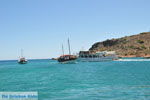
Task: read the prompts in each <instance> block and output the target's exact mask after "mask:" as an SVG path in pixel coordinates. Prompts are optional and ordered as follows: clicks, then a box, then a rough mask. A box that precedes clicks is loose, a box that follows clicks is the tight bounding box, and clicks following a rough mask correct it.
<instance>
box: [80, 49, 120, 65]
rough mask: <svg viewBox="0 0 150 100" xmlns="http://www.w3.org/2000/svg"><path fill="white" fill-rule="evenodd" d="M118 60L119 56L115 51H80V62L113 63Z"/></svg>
mask: <svg viewBox="0 0 150 100" xmlns="http://www.w3.org/2000/svg"><path fill="white" fill-rule="evenodd" d="M117 59H118V56H117V55H116V53H115V51H102V52H94V51H80V53H79V61H85V62H88V61H89V62H101V61H112V60H117Z"/></svg>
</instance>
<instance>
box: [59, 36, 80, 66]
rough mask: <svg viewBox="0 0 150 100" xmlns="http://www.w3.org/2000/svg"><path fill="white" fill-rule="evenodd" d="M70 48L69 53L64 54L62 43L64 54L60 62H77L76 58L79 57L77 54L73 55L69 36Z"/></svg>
mask: <svg viewBox="0 0 150 100" xmlns="http://www.w3.org/2000/svg"><path fill="white" fill-rule="evenodd" d="M68 49H69V54H68V55H64V48H63V45H62V52H63V55H62V56H60V57H59V58H58V62H60V63H74V62H75V60H76V59H77V56H76V55H71V50H70V42H69V38H68Z"/></svg>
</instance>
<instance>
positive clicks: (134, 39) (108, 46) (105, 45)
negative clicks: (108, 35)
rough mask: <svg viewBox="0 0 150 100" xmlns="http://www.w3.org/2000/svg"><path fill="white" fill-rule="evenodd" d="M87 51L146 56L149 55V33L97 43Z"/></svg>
mask: <svg viewBox="0 0 150 100" xmlns="http://www.w3.org/2000/svg"><path fill="white" fill-rule="evenodd" d="M89 50H90V51H104V50H107V51H116V52H117V54H118V55H120V56H131V55H134V56H136V57H142V56H147V55H150V32H143V33H140V34H138V35H132V36H126V37H123V38H118V39H111V40H106V41H103V42H97V43H95V44H94V45H92V47H91V48H90V49H89Z"/></svg>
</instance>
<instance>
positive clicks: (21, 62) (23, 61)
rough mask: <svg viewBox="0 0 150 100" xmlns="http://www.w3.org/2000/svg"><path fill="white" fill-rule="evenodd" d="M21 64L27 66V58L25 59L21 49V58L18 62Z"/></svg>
mask: <svg viewBox="0 0 150 100" xmlns="http://www.w3.org/2000/svg"><path fill="white" fill-rule="evenodd" d="M18 63H19V64H26V63H27V60H26V59H25V57H23V50H22V49H21V57H20V58H19V60H18Z"/></svg>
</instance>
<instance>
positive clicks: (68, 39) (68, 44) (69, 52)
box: [68, 38, 71, 55]
mask: <svg viewBox="0 0 150 100" xmlns="http://www.w3.org/2000/svg"><path fill="white" fill-rule="evenodd" d="M68 49H69V55H71V51H70V41H69V38H68Z"/></svg>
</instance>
